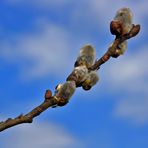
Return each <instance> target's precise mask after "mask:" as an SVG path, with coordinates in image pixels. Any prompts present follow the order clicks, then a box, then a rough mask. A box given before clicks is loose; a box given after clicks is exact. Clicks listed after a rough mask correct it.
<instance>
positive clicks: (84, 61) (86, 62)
mask: <svg viewBox="0 0 148 148" xmlns="http://www.w3.org/2000/svg"><path fill="white" fill-rule="evenodd" d="M95 55H96V52H95V49H94V48H93V47H92V46H91V45H85V46H84V47H82V48H81V49H80V53H79V56H78V58H77V60H76V62H75V65H74V67H78V66H86V67H87V68H89V67H90V66H92V65H93V63H94V60H95Z"/></svg>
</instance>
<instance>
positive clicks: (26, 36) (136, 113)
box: [0, 0, 148, 148]
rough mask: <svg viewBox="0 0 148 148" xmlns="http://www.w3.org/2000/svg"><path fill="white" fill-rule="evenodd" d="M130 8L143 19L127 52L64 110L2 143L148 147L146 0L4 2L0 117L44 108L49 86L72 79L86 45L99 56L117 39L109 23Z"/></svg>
mask: <svg viewBox="0 0 148 148" xmlns="http://www.w3.org/2000/svg"><path fill="white" fill-rule="evenodd" d="M124 6H126V7H129V8H131V9H132V10H133V13H134V23H139V24H141V32H140V34H139V35H138V36H136V37H135V38H133V39H131V40H129V42H128V43H129V44H128V51H127V52H126V53H125V55H124V56H121V57H119V58H118V59H111V60H110V61H109V62H108V63H106V64H104V65H103V66H102V67H101V69H100V70H99V72H98V74H99V76H100V82H99V83H98V84H97V85H96V86H95V87H94V88H93V89H92V90H90V91H88V92H85V91H84V90H82V89H81V88H79V89H78V90H77V91H76V93H75V94H74V96H73V97H72V99H71V101H70V102H69V104H68V105H66V106H65V107H62V108H56V109H49V110H47V111H46V112H44V113H43V114H42V115H41V116H39V117H38V118H36V119H35V120H34V122H33V123H32V124H31V125H27V124H26V125H20V126H16V127H14V128H11V129H8V130H6V131H4V132H2V133H1V134H0V148H10V147H11V148H20V147H22V148H25V147H28V148H40V147H43V148H49V147H51V148H75V147H77V148H90V147H94V148H98V147H100V148H119V147H120V148H129V147H134V148H139V147H142V148H147V147H148V140H147V139H148V90H147V88H148V68H147V59H148V43H147V34H148V30H147V25H148V21H147V20H148V12H147V9H148V2H147V1H145V0H141V1H134V0H130V1H129V0H124V1H123V0H119V1H115V0H110V1H107V0H100V1H97V0H91V1H90V0H85V1H84V0H79V1H78V2H76V1H74V0H1V2H0V82H1V83H0V98H1V99H0V108H1V110H0V119H1V120H5V119H6V118H7V117H15V116H17V115H18V114H20V113H27V112H28V111H30V110H31V109H33V107H35V106H37V105H39V104H40V103H41V102H42V101H43V96H44V92H45V90H46V89H51V90H52V91H54V87H55V86H56V85H57V84H58V83H60V82H64V81H65V79H66V76H67V75H68V74H69V73H70V72H71V70H72V68H73V64H74V61H75V59H76V57H77V55H78V52H79V49H80V48H81V47H82V46H83V45H85V44H87V43H90V44H92V45H93V46H94V47H95V48H96V50H97V57H100V56H101V55H102V54H103V53H104V52H105V51H106V49H107V47H108V46H109V44H110V43H111V42H112V40H113V39H114V37H113V36H112V35H111V34H110V32H109V23H110V21H111V20H112V18H113V16H114V14H115V12H116V10H118V9H119V8H121V7H124Z"/></svg>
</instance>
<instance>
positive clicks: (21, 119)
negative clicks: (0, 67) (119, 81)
mask: <svg viewBox="0 0 148 148" xmlns="http://www.w3.org/2000/svg"><path fill="white" fill-rule="evenodd" d="M139 31H140V25H133V28H132V29H131V31H130V32H129V33H128V34H125V35H119V36H116V38H115V40H114V42H113V44H112V45H111V46H110V47H109V48H108V50H107V52H106V53H105V54H104V55H103V56H102V57H101V58H100V59H99V60H97V61H96V62H95V64H94V65H93V66H91V67H90V68H89V71H94V70H98V69H99V68H100V66H101V65H102V64H104V63H105V62H106V61H108V60H109V59H110V57H116V58H117V57H118V56H120V54H117V53H116V50H117V48H118V46H119V45H120V44H121V43H122V42H124V41H125V40H128V39H130V38H132V37H134V36H136V35H137V34H138V33H139ZM76 81H77V80H76ZM77 87H79V86H77ZM67 103H68V100H63V99H62V98H57V97H56V96H55V95H53V96H52V93H51V91H50V90H47V91H46V93H45V100H44V102H43V103H42V104H40V105H39V106H38V107H36V108H34V109H33V110H32V111H30V112H29V113H28V114H26V115H22V114H21V115H19V116H18V117H16V118H14V119H12V118H8V119H7V120H6V121H2V122H0V132H1V131H4V130H5V129H8V128H10V127H13V126H16V125H18V124H23V123H32V122H33V119H34V118H35V117H37V116H39V115H40V114H41V113H42V112H44V111H45V110H47V109H48V108H50V107H56V106H64V105H66V104H67Z"/></svg>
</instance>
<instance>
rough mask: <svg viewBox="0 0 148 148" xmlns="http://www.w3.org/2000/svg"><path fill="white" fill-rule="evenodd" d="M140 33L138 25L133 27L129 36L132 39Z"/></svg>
mask: <svg viewBox="0 0 148 148" xmlns="http://www.w3.org/2000/svg"><path fill="white" fill-rule="evenodd" d="M139 31H140V25H133V28H132V29H131V31H130V32H129V34H130V36H132V37H134V36H136V35H137V34H138V33H139Z"/></svg>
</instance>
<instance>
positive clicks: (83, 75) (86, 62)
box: [54, 45, 99, 106]
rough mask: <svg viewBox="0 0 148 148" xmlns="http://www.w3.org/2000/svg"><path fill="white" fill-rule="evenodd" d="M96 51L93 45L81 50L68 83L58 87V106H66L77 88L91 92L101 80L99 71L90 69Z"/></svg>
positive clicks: (56, 94)
mask: <svg viewBox="0 0 148 148" xmlns="http://www.w3.org/2000/svg"><path fill="white" fill-rule="evenodd" d="M95 54H96V53H95V49H94V48H93V47H92V46H91V45H85V46H84V47H82V48H81V49H80V53H79V55H78V57H77V59H76V62H75V64H74V69H73V71H72V73H71V74H70V75H69V76H68V78H67V79H66V82H65V83H63V84H59V85H58V86H57V87H56V90H55V95H54V97H55V98H56V99H57V100H58V102H59V103H58V106H63V105H65V104H66V103H67V102H68V101H69V99H70V98H71V96H72V95H73V94H74V92H75V90H76V87H81V86H82V88H83V89H84V90H90V89H91V88H92V87H93V86H94V85H95V84H96V83H97V82H98V80H99V77H98V75H97V71H89V70H88V69H89V68H90V67H91V66H92V65H93V64H94V60H95Z"/></svg>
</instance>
